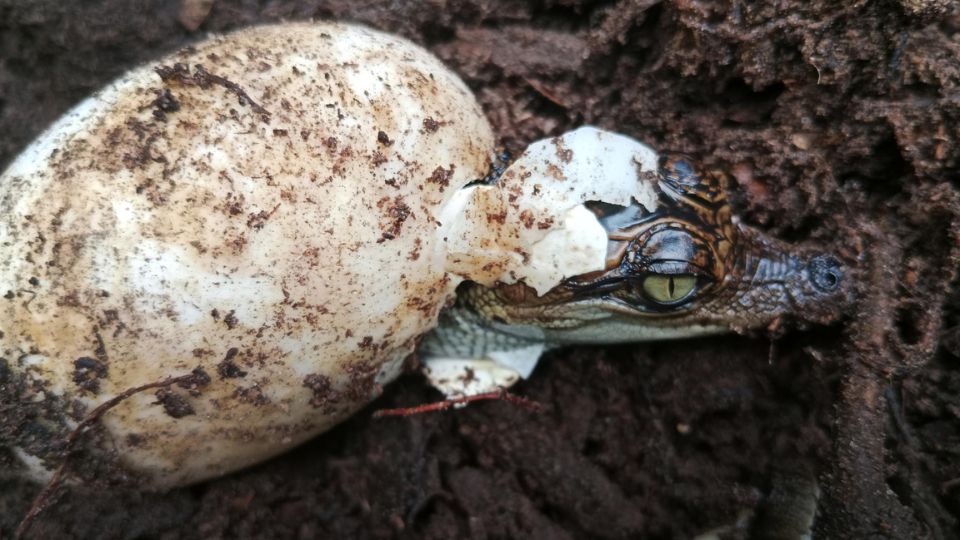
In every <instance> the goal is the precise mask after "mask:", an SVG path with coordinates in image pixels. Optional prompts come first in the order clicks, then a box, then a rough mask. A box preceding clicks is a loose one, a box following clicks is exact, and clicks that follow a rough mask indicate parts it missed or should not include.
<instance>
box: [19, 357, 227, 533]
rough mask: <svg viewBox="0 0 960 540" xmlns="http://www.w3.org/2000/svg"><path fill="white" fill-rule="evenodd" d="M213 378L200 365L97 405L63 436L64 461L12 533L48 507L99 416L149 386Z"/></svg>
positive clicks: (195, 384) (199, 384) (194, 383)
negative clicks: (78, 445) (75, 451)
mask: <svg viewBox="0 0 960 540" xmlns="http://www.w3.org/2000/svg"><path fill="white" fill-rule="evenodd" d="M209 382H210V377H209V376H208V375H207V374H206V373H205V372H204V371H203V370H202V369H200V368H197V369H195V370H193V372H191V373H190V374H188V375H181V376H179V377H172V378H171V377H168V378H166V379H164V380H162V381H156V382H152V383H148V384H144V385H142V386H137V387H134V388H128V389H127V390H124V391H123V392H121V393H120V394H117V395H116V396H114V397H112V398H110V399H109V400H107V401H104V402H103V403H101V404H100V405H99V406H97V408H95V409H93V410H92V411H90V413H89V414H87V415H86V416H85V417H83V420H81V421H80V423H79V424H77V427H75V428H74V429H73V431H71V432H70V434H68V435H67V437H66V439H64V449H63V461H61V462H60V466H59V467H57V470H56V471H54V473H53V476H51V477H50V481H48V482H47V485H46V486H44V487H43V490H42V491H40V493H39V494H38V495H37V497H36V498H35V499H34V500H33V503H32V504H31V505H30V510H29V511H27V514H26V515H25V516H24V517H23V520H21V521H20V525H18V526H17V531H16V532H15V533H14V535H13V537H14V538H15V539H20V538H23V536H24V535H25V534H27V531H28V530H29V529H30V525H31V524H32V523H33V520H34V519H36V517H37V516H38V515H40V513H41V512H43V511H44V510H46V509H47V507H49V506H50V504H51V502H52V501H53V498H54V496H55V495H56V491H57V488H59V487H60V484H61V482H62V481H63V475H64V473H65V472H66V470H67V465H68V464H69V463H70V455H71V454H72V452H73V447H74V445H75V444H76V442H77V440H79V439H80V437H81V436H83V434H84V433H86V432H87V430H89V428H90V427H91V426H93V425H94V424H95V423H97V421H99V420H100V418H102V417H103V415H104V414H106V413H107V412H108V411H110V409H113V408H114V407H116V406H117V405H119V404H121V403H123V402H124V401H126V400H127V399H130V398H131V397H133V396H135V395H136V394H139V393H140V392H144V391H147V390H152V389H154V388H166V387H168V386H173V385H175V384H178V385H180V386H181V387H183V388H188V389H196V388H198V387H202V386H206V385H207V384H208V383H209Z"/></svg>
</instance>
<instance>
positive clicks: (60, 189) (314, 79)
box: [0, 23, 494, 487]
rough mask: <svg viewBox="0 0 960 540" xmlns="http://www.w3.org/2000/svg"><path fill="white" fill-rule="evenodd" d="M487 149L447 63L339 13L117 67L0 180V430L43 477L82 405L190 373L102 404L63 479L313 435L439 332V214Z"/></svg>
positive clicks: (193, 477)
mask: <svg viewBox="0 0 960 540" xmlns="http://www.w3.org/2000/svg"><path fill="white" fill-rule="evenodd" d="M493 147H494V142H493V135H492V132H491V129H490V127H489V125H488V124H487V121H486V119H485V118H484V115H483V113H482V111H481V110H480V108H479V106H478V105H477V103H476V101H475V99H474V97H473V96H472V94H471V93H470V91H469V90H468V89H467V87H466V86H465V85H464V84H463V82H462V81H460V80H459V79H458V78H457V76H456V75H454V74H453V73H451V72H450V71H449V70H448V69H447V68H445V67H444V66H443V65H442V64H441V63H440V62H439V61H438V60H437V59H436V58H434V57H433V56H432V55H431V54H429V53H428V52H426V51H425V50H423V49H421V48H420V47H418V46H416V45H414V44H412V43H410V42H408V41H406V40H403V39H401V38H397V37H394V36H390V35H387V34H383V33H380V32H376V31H373V30H370V29H366V28H363V27H358V26H351V25H343V24H330V23H295V24H279V25H273V26H262V27H257V28H251V29H247V30H242V31H239V32H236V33H233V34H230V35H226V36H222V37H214V38H211V39H209V40H206V41H203V42H201V43H198V44H196V45H195V46H193V47H189V48H187V49H184V50H182V51H180V52H177V53H175V54H172V55H170V56H168V57H166V58H163V59H161V60H158V61H156V62H152V63H150V64H148V65H145V66H142V67H140V68H138V69H135V70H133V71H131V72H130V73H128V74H126V75H124V76H122V77H121V78H120V79H118V80H117V81H115V82H114V83H113V84H111V85H110V86H108V87H107V88H105V89H104V90H102V91H101V92H99V93H97V94H96V95H94V96H93V97H90V98H89V99H87V100H86V101H84V102H83V103H81V104H80V105H78V106H77V107H75V108H74V109H73V110H72V111H70V112H69V113H67V114H66V115H65V116H64V117H63V118H62V119H60V120H59V121H58V122H57V123H56V124H54V125H53V126H52V127H51V128H50V129H49V130H48V131H47V132H46V133H45V134H43V135H42V136H41V137H40V138H39V139H38V140H37V141H36V142H35V143H33V144H32V145H31V146H30V147H29V148H28V149H27V150H26V151H24V152H23V154H22V155H20V156H19V157H18V158H17V159H16V161H15V162H14V163H13V164H12V165H11V166H10V168H9V169H8V170H7V171H6V172H5V173H4V174H3V176H2V178H0V245H2V246H3V247H2V249H3V258H2V260H0V332H2V334H0V336H2V337H0V358H2V361H0V383H3V384H2V386H0V394H2V395H0V399H2V400H3V401H4V402H7V403H14V404H16V406H15V407H14V408H13V412H11V413H9V414H7V415H6V417H5V418H4V419H3V420H0V424H2V427H3V428H4V429H2V430H0V432H4V433H11V434H12V435H11V437H12V440H6V441H3V445H4V446H7V447H8V448H11V449H13V452H14V453H15V454H16V455H18V456H20V457H21V458H22V462H23V463H24V464H25V466H26V467H27V468H28V469H29V471H30V473H31V474H32V475H33V476H35V477H37V478H43V477H46V476H48V475H49V472H50V470H51V469H52V468H55V467H56V465H57V464H58V461H59V459H60V458H61V457H62V456H61V455H60V453H59V449H60V444H61V442H62V440H63V437H64V436H65V435H66V433H68V432H69V430H70V429H71V428H72V427H74V426H75V425H76V422H77V420H78V419H79V418H81V417H82V416H83V415H84V414H85V413H87V412H89V411H90V410H92V409H93V408H94V407H96V406H97V405H99V404H101V403H103V402H104V401H106V400H108V399H109V398H111V397H112V396H115V395H117V394H119V393H121V392H123V391H124V390H127V389H129V388H132V387H136V386H138V385H142V384H145V383H150V382H154V381H158V380H162V379H164V378H166V377H172V376H179V375H183V374H186V373H190V372H191V371H192V370H193V369H195V368H197V367H201V368H202V369H203V370H204V371H205V372H206V373H207V374H208V375H209V376H210V378H211V381H210V383H209V385H208V386H207V387H205V388H203V389H202V391H195V392H193V393H192V394H191V393H190V392H188V391H187V390H186V389H182V388H177V387H173V388H172V389H165V390H164V391H161V392H159V393H157V392H145V393H141V394H138V395H136V396H134V397H132V398H131V399H129V400H127V401H125V402H123V403H122V404H120V405H119V406H117V407H116V408H115V409H113V410H111V411H110V412H109V414H106V415H104V416H103V418H102V426H103V428H102V430H101V431H100V432H99V436H95V437H90V438H89V439H90V442H87V444H88V446H89V447H90V448H93V449H95V450H96V451H94V452H87V453H85V454H83V455H85V456H86V459H85V460H84V461H82V462H78V463H76V464H75V466H74V469H75V470H76V472H77V473H78V474H80V475H81V476H82V475H83V474H84V471H88V473H89V471H95V470H105V471H108V473H109V472H111V471H112V472H113V473H115V474H116V475H121V476H129V475H133V476H134V477H135V478H140V481H141V482H142V484H143V485H145V486H151V487H165V486H173V485H178V484H184V483H189V482H194V481H199V480H202V479H204V478H208V477H211V476H215V475H219V474H223V473H225V472H228V471H231V470H234V469H237V468H239V467H243V466H245V465H248V464H251V463H254V462H257V461H260V460H262V459H264V458H266V457H269V456H271V455H274V454H277V453H279V452H282V451H283V450H285V449H287V448H289V447H291V446H293V445H296V444H297V443H300V442H302V441H303V440H305V439H308V438H310V437H312V436H313V435H315V434H317V433H320V432H322V431H324V430H326V429H328V428H329V427H331V426H332V425H333V424H335V423H337V422H339V421H340V420H342V419H343V418H345V417H346V416H348V415H350V414H351V413H352V412H354V411H355V410H356V409H357V408H359V407H360V406H362V405H363V404H365V403H367V402H368V401H369V400H370V399H371V398H372V397H373V396H375V395H376V394H377V393H378V391H379V387H380V385H381V384H383V383H385V382H387V381H389V380H391V379H393V378H394V377H395V376H396V375H397V374H398V373H399V372H400V370H401V367H402V362H403V360H404V358H406V357H407V356H408V354H409V353H410V352H412V351H413V349H414V346H415V344H416V339H417V337H418V336H420V335H421V334H423V333H424V332H426V331H427V330H429V329H430V328H431V327H432V326H433V325H434V324H436V318H437V313H438V311H439V310H440V309H441V308H442V306H443V305H444V303H445V302H446V301H447V300H448V298H449V297H450V296H451V294H452V293H453V289H454V288H455V286H456V284H457V282H458V281H459V278H456V277H452V276H450V275H448V273H447V271H446V264H447V261H446V254H445V248H444V245H443V242H442V237H441V235H439V234H438V231H439V230H440V225H441V223H440V222H439V216H440V215H441V214H442V213H443V210H444V207H445V206H446V205H447V203H448V202H449V201H450V199H451V198H452V197H453V196H454V194H455V193H456V192H457V190H458V189H459V188H460V187H462V186H464V185H465V184H467V183H468V182H470V181H472V180H475V179H477V178H481V177H483V176H484V175H485V174H486V172H487V169H488V167H489V163H490V157H491V155H492V152H493ZM28 404H29V405H28ZM107 465H110V466H109V467H108V466H107ZM108 473H104V474H108ZM97 474H100V473H97Z"/></svg>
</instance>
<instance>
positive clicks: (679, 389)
mask: <svg viewBox="0 0 960 540" xmlns="http://www.w3.org/2000/svg"><path fill="white" fill-rule="evenodd" d="M182 4H185V5H192V6H194V7H195V8H196V7H199V8H200V9H196V10H195V11H194V12H193V14H187V13H186V12H184V13H183V14H182V15H181V13H180V3H178V2H173V1H166V0H149V1H140V0H101V1H100V2H96V3H91V2H60V1H59V0H34V1H31V2H21V1H16V0H0V166H2V165H3V164H5V163H7V162H8V161H9V160H10V159H11V158H12V157H13V156H14V155H16V153H17V152H18V151H19V150H20V149H22V148H23V147H24V145H25V144H26V143H27V142H28V141H29V140H31V139H32V138H33V137H35V136H36V135H37V134H38V133H39V132H40V130H42V129H43V127H44V126H45V125H47V124H48V123H49V122H51V121H52V120H53V119H54V118H56V117H57V116H58V115H59V114H61V113H62V112H64V111H65V110H66V109H67V108H68V107H69V106H70V105H71V104H73V103H75V102H77V101H78V100H79V99H81V98H82V97H83V96H84V95H86V94H88V93H89V92H91V91H93V90H95V89H96V88H98V87H100V86H102V85H103V84H105V83H106V82H108V81H109V80H110V79H111V78H113V77H114V76H116V75H118V74H119V73H121V72H122V71H123V70H125V69H127V68H129V67H131V66H133V65H136V64H138V63H140V62H142V61H145V60H148V59H150V58H153V57H156V56H157V55H158V54H159V53H161V52H164V51H168V50H171V49H174V48H176V47H178V46H181V45H183V44H185V43H188V42H189V41H190V40H194V39H197V38H199V37H200V36H202V35H203V34H204V33H205V32H208V31H225V30H229V29H232V28H237V27H239V26H243V25H248V24H253V23H258V22H264V21H275V20H278V19H302V18H309V17H316V18H333V19H342V20H354V21H362V22H365V23H367V24H370V25H372V26H375V27H377V28H380V29H384V30H388V31H392V32H395V33H398V34H401V35H404V36H406V37H408V38H411V39H413V40H414V41H416V42H418V43H421V44H423V45H425V46H427V47H429V48H430V49H431V50H432V51H434V52H435V53H436V54H438V55H439V56H440V57H441V58H443V59H444V61H445V62H446V63H447V64H448V65H450V66H451V67H452V68H453V69H454V70H455V71H457V72H458V73H460V74H461V75H462V76H463V77H464V78H465V79H466V81H467V82H468V84H469V85H470V86H471V87H472V88H473V89H474V90H475V91H476V93H477V95H478V96H479V98H480V100H481V102H482V103H483V105H484V108H485V110H486V112H487V114H488V116H489V118H490V119H491V121H492V122H493V123H494V125H495V127H496V128H497V129H498V131H499V133H500V134H501V135H502V137H503V142H504V143H505V144H506V146H507V147H508V148H511V149H513V150H517V149H520V148H522V147H523V145H524V144H525V143H527V142H529V141H531V140H534V139H537V138H540V137H542V136H544V135H546V134H555V133H559V132H561V131H563V130H566V129H569V128H573V127H576V126H578V125H581V124H587V123H589V124H595V125H599V126H602V127H605V128H608V129H612V130H615V131H619V132H623V133H626V134H629V135H633V136H635V137H637V138H640V139H642V140H645V141H647V142H649V143H650V144H652V145H654V146H656V147H659V148H661V149H672V150H679V151H684V152H688V153H690V154H693V155H695V156H699V157H700V159H701V160H702V161H703V162H704V163H706V164H707V165H708V166H716V167H722V168H724V169H726V170H728V171H730V172H731V173H732V174H733V176H734V177H735V178H736V181H737V183H738V184H739V185H738V186H737V190H736V192H735V193H734V194H733V197H734V202H735V205H736V206H737V209H738V210H739V212H740V214H741V215H742V216H743V218H744V220H745V221H747V222H749V223H752V224H755V225H757V226H758V227H761V228H763V229H766V230H768V231H770V232H771V233H772V234H775V235H778V236H780V237H782V238H787V239H790V240H794V241H806V242H815V243H819V244H821V245H825V246H831V247H832V248H833V249H836V250H839V251H841V252H843V253H846V254H847V255H849V256H854V257H856V256H859V257H860V260H861V265H860V266H861V271H860V272H859V274H858V275H857V276H856V279H857V280H858V283H859V284H860V295H859V298H860V300H859V302H858V306H857V308H856V309H855V310H854V311H853V312H852V313H851V314H850V316H849V317H848V319H847V320H846V321H845V322H844V323H843V324H839V325H836V326H834V327H830V328H819V327H813V328H806V329H798V328H795V327H791V326H788V327H787V328H786V329H785V330H781V331H780V333H779V337H778V339H776V340H775V341H771V336H766V335H752V336H734V337H725V338H717V339H703V340H693V341H688V342H679V343H662V344H649V345H638V346H630V347H618V348H612V349H598V348H579V349H571V350H565V351H561V352H557V353H554V354H551V355H549V356H548V358H547V359H546V361H545V362H543V363H542V364H541V366H540V367H539V368H538V369H537V371H536V372H535V373H534V375H533V377H532V378H531V379H530V380H529V381H528V382H526V383H524V384H522V385H521V386H520V387H518V388H517V389H516V391H517V392H518V393H520V394H522V395H524V396H526V397H528V398H531V399H533V400H536V401H538V402H540V403H542V404H544V405H545V407H546V410H545V411H544V412H540V413H536V412H531V411H528V410H526V409H523V408H518V407H515V406H512V405H510V404H507V403H497V402H490V403H482V404H474V405H471V406H470V407H468V408H467V409H464V410H457V411H448V412H444V413H438V414H433V415H424V416H417V417H412V418H405V419H382V420H373V419H371V413H372V412H373V411H375V410H377V409H379V408H385V407H395V406H403V405H413V404H419V403H424V402H428V401H433V400H435V399H437V398H438V396H437V394H436V393H435V392H434V391H432V390H431V389H429V388H428V387H427V386H426V385H425V384H424V383H423V382H422V381H421V380H420V379H419V378H418V377H415V376H407V377H405V378H402V379H401V380H400V381H398V382H397V383H395V384H393V385H392V386H391V387H390V388H389V389H388V390H387V392H386V393H385V394H384V395H383V397H382V398H380V399H379V400H378V401H377V402H375V403H374V404H372V405H371V406H370V407H368V408H367V409H366V410H364V411H363V412H361V413H360V414H358V415H356V416H355V417H354V418H353V419H351V420H350V421H349V422H347V423H346V424H344V425H342V426H340V427H339V428H337V429H335V430H334V431H332V432H330V433H328V434H326V435H324V436H322V437H319V438H317V439H316V440H314V441H312V442H310V443H308V444H307V445H305V446H303V447H301V448H300V449H298V450H296V451H294V452H292V453H290V454H287V455H285V456H282V457H280V458H278V459H274V460H272V461H270V462H268V463H265V464H263V465H261V466H258V467H255V468H252V469H250V470H247V471H243V472H240V473H237V474H234V475H231V476H229V477H226V478H223V479H220V480H216V481H212V482H208V483H205V484H202V485H198V486H194V487H190V488H186V489H179V490H175V491H173V492H170V493H166V494H150V493H146V494H144V493H135V492H122V493H121V492H108V493H103V492H89V491H84V490H82V489H76V488H74V489H71V490H70V491H68V492H67V493H65V494H64V495H62V496H61V497H59V498H58V499H57V501H56V503H55V504H54V505H53V506H52V507H51V508H50V509H49V510H47V511H46V512H45V513H43V514H42V515H41V516H40V518H39V519H38V520H37V521H36V522H35V523H34V525H33V528H32V530H31V534H30V535H29V536H30V537H34V538H171V539H172V538H211V537H270V538H274V537H278V538H290V537H302V538H311V537H336V538H367V537H371V538H372V537H401V538H419V537H425V538H426V537H428V538H454V537H476V538H504V537H515V538H576V537H596V538H618V537H632V538H635V537H644V538H689V537H691V536H694V535H696V534H698V533H702V532H705V531H707V530H710V529H713V528H717V527H725V526H726V527H728V530H727V532H726V533H724V534H725V536H724V537H725V538H747V537H751V536H753V537H762V536H770V535H772V534H773V533H771V532H770V529H769V528H768V527H769V526H770V524H771V523H774V522H776V521H777V519H778V516H783V515H785V514H784V509H785V508H788V507H789V508H796V507H798V506H800V505H802V503H803V502H804V495H803V494H804V493H809V492H810V491H811V489H812V485H813V483H812V480H813V478H818V479H819V485H820V488H821V490H822V493H823V494H822V497H821V499H820V513H819V515H818V519H817V525H816V532H817V534H818V536H819V537H822V538H841V537H853V538H864V537H877V538H881V537H890V538H915V537H916V538H919V537H931V538H955V537H957V536H958V535H960V457H958V456H960V450H958V449H960V397H958V396H960V293H958V283H957V281H956V279H955V269H956V267H957V264H958V261H957V251H958V245H960V242H958V223H960V207H958V202H957V201H958V193H957V190H958V189H960V180H958V179H960V142H958V133H960V125H958V124H960V122H958V120H960V32H958V31H960V15H958V13H957V8H956V4H955V3H952V2H949V1H948V0H900V1H899V2H897V1H893V0H887V1H874V2H866V1H853V2H831V1H827V0H813V1H811V2H802V3H801V2H768V3H767V4H766V5H763V6H756V5H754V4H755V3H753V2H741V1H739V0H729V1H726V2H715V3H714V2H701V1H698V0H674V1H670V2H664V1H658V0H619V1H613V0H607V1H604V2H587V1H580V0H543V1H538V2H520V1H503V2H495V1H493V0H486V1H485V0H449V1H447V0H426V1H422V2H394V1H390V0H382V1H370V2H357V3H354V2H339V1H336V0H330V1H322V0H301V1H286V0H274V1H269V2H255V1H241V0H237V1H233V2H227V1H222V0H221V1H216V2H214V4H213V8H212V11H210V12H209V13H208V14H205V13H204V10H203V9H202V7H203V6H202V5H203V4H204V2H203V1H195V0H194V1H191V0H183V1H182ZM354 4H357V5H362V6H364V7H357V6H356V5H354ZM951 5H952V9H953V11H952V12H951V11H950V9H951ZM197 25H199V30H197V31H195V32H191V31H189V30H188V29H187V28H188V27H193V26H197ZM0 376H2V373H0ZM0 414H2V411H0ZM37 491H38V487H37V486H35V485H31V484H28V483H25V482H22V481H18V480H15V479H0V537H4V536H9V535H10V534H11V533H12V531H13V529H14V528H15V527H16V524H17V522H18V521H19V519H20V518H21V517H22V516H23V515H24V514H25V512H26V511H27V509H28V507H29V506H30V501H31V499H32V498H33V497H34V495H35V494H36V493H37ZM798 494H799V495H798ZM807 499H809V497H807ZM806 502H809V500H807V501H806ZM738 519H740V522H741V523H742V524H743V525H742V526H741V527H739V528H737V527H734V525H736V524H737V522H738Z"/></svg>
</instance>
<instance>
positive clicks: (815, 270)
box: [807, 255, 843, 292]
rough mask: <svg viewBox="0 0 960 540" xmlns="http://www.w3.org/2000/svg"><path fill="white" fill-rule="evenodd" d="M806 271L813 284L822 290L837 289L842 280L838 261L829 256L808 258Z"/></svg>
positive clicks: (841, 270)
mask: <svg viewBox="0 0 960 540" xmlns="http://www.w3.org/2000/svg"><path fill="white" fill-rule="evenodd" d="M807 272H808V274H809V275H810V282H811V283H813V286H814V287H816V288H817V289H819V290H821V291H823V292H830V291H834V290H836V289H837V287H839V286H840V283H841V282H842V281H843V269H842V268H841V266H840V261H838V260H836V259H834V258H833V257H829V256H822V255H821V256H817V257H814V258H812V259H810V262H809V263H808V264H807Z"/></svg>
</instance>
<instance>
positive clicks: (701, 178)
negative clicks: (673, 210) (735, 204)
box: [659, 153, 729, 203]
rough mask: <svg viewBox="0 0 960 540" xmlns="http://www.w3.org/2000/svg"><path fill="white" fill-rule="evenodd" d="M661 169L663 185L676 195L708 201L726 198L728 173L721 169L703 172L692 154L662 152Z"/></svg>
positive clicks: (719, 201) (717, 201)
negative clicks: (722, 171)
mask: <svg viewBox="0 0 960 540" xmlns="http://www.w3.org/2000/svg"><path fill="white" fill-rule="evenodd" d="M659 169H660V170H659V173H660V182H661V186H662V187H663V188H665V189H666V190H667V191H669V192H672V194H673V195H675V196H678V197H681V198H690V199H695V200H696V199H699V200H701V201H706V202H708V203H722V202H723V201H724V200H725V199H726V188H727V186H728V185H729V178H728V177H727V175H725V174H723V173H721V172H719V171H709V172H707V173H703V172H702V171H700V170H699V169H698V168H697V167H696V166H695V165H694V161H693V159H691V158H690V156H687V155H685V154H680V153H665V154H661V155H660V161H659Z"/></svg>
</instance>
